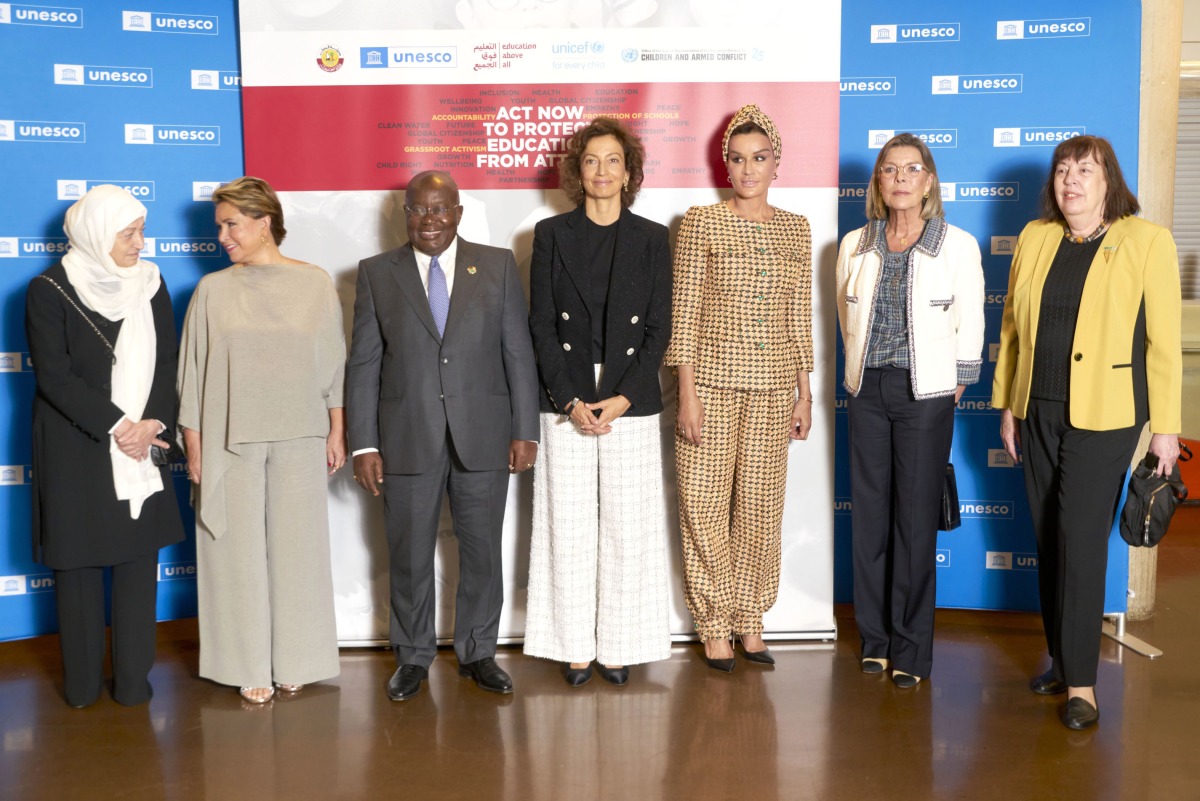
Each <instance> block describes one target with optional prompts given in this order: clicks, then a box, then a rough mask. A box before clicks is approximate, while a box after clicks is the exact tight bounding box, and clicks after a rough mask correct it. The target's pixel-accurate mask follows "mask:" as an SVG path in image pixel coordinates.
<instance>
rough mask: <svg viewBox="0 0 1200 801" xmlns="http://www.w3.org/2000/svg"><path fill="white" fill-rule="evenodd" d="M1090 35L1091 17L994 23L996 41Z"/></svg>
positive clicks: (1009, 20) (1014, 20)
mask: <svg viewBox="0 0 1200 801" xmlns="http://www.w3.org/2000/svg"><path fill="white" fill-rule="evenodd" d="M1091 35H1092V18H1091V17H1064V18H1062V19H1002V20H997V22H996V38H997V39H1061V38H1063V37H1069V36H1091Z"/></svg>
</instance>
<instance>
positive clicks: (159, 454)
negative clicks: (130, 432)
mask: <svg viewBox="0 0 1200 801" xmlns="http://www.w3.org/2000/svg"><path fill="white" fill-rule="evenodd" d="M155 439H161V440H162V441H163V442H165V443H167V447H165V448H164V447H162V446H161V445H151V446H150V463H151V464H152V465H154V466H155V467H165V466H167V465H169V464H170V463H171V462H179V461H182V460H183V453H182V452H181V451H180V450H179V448H177V447H176V446H175V436H174V434H173V433H172V431H171V429H169V428H167V429H163V431H162V433H161V434H159V435H158V436H157V437H155Z"/></svg>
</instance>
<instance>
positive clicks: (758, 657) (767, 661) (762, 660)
mask: <svg viewBox="0 0 1200 801" xmlns="http://www.w3.org/2000/svg"><path fill="white" fill-rule="evenodd" d="M742 656H744V657H745V658H746V661H747V662H753V663H754V664H756V665H774V664H775V657H774V656H772V655H771V649H770V648H764V649H762V650H761V651H748V650H746V643H744V642H743V643H742Z"/></svg>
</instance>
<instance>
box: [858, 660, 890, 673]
mask: <svg viewBox="0 0 1200 801" xmlns="http://www.w3.org/2000/svg"><path fill="white" fill-rule="evenodd" d="M859 666H860V667H861V668H862V672H863V673H882V672H883V671H885V670H887V669H888V661H887V659H886V658H885V657H882V656H864V657H863V659H862V662H860V663H859Z"/></svg>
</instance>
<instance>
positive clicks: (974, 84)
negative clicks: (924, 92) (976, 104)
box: [931, 74, 1025, 95]
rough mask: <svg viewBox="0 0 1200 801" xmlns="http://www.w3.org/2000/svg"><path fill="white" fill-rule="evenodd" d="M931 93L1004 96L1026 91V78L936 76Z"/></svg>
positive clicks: (1005, 76) (1014, 75)
mask: <svg viewBox="0 0 1200 801" xmlns="http://www.w3.org/2000/svg"><path fill="white" fill-rule="evenodd" d="M932 83H933V85H932V87H931V91H932V92H933V94H935V95H1003V94H1020V93H1021V92H1023V91H1024V84H1025V76H1024V75H1021V74H1012V75H934V76H933V80H932Z"/></svg>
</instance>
